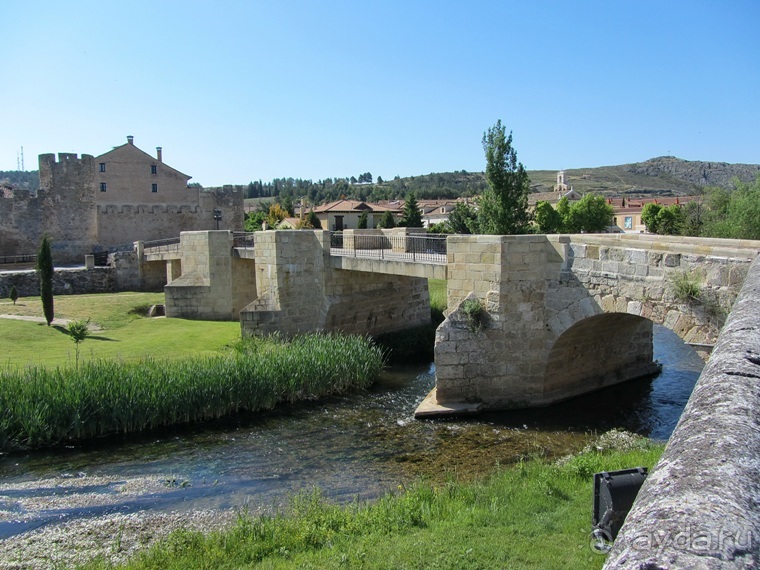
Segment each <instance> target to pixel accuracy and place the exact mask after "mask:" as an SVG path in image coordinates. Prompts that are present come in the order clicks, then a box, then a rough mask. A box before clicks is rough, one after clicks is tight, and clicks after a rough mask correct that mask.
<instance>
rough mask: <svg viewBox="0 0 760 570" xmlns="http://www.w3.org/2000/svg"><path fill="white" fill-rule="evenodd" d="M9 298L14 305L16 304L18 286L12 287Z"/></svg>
mask: <svg viewBox="0 0 760 570" xmlns="http://www.w3.org/2000/svg"><path fill="white" fill-rule="evenodd" d="M8 297H10V299H11V301H13V304H14V305H15V304H16V301H17V300H18V291H17V290H16V286H15V285H13V286H12V287H11V292H10V293H8Z"/></svg>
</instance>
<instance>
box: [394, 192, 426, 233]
mask: <svg viewBox="0 0 760 570" xmlns="http://www.w3.org/2000/svg"><path fill="white" fill-rule="evenodd" d="M398 225H399V226H404V227H407V228H421V227H422V210H420V207H419V204H417V197H416V196H415V195H414V192H412V193H410V194H409V195H408V196H407V197H406V200H405V201H404V210H403V213H402V214H401V221H400V222H399V223H398Z"/></svg>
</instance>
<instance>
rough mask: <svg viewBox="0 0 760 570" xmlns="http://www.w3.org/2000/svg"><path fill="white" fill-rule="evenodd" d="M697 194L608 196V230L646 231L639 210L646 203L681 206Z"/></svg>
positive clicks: (629, 232) (637, 232)
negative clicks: (610, 214)
mask: <svg viewBox="0 0 760 570" xmlns="http://www.w3.org/2000/svg"><path fill="white" fill-rule="evenodd" d="M698 198H699V197H698V196H679V197H676V198H673V197H664V196H661V197H657V198H608V199H607V203H608V204H609V205H610V206H612V210H613V224H612V228H611V229H610V231H613V232H618V233H626V234H631V233H633V234H639V233H642V234H643V233H646V231H647V227H646V224H645V223H644V222H642V221H641V210H642V209H643V208H644V206H646V205H647V204H660V205H661V206H664V207H667V206H672V205H673V204H675V205H677V206H683V205H684V204H688V203H689V202H691V201H693V200H697V199H698Z"/></svg>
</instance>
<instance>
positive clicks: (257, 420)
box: [0, 327, 703, 538]
mask: <svg viewBox="0 0 760 570" xmlns="http://www.w3.org/2000/svg"><path fill="white" fill-rule="evenodd" d="M655 358H657V359H658V360H659V361H660V362H661V363H662V364H663V373H662V374H661V375H660V376H659V377H658V378H656V379H653V380H646V381H633V382H629V383H626V384H623V385H620V386H616V387H612V388H608V389H606V390H603V391H600V392H597V393H595V394H591V395H587V396H583V397H579V398H575V399H573V400H571V401H568V402H564V403H562V404H559V405H555V406H552V407H549V408H544V409H539V410H521V411H512V412H498V413H496V412H494V413H489V414H484V415H481V416H478V417H474V418H467V419H456V420H448V421H440V420H437V421H415V420H414V419H413V412H414V409H415V408H416V406H417V404H418V403H419V402H420V401H421V400H422V398H423V397H424V396H425V395H426V394H427V393H428V392H429V391H430V389H432V387H433V385H434V382H435V381H434V371H433V370H432V367H430V368H428V367H425V368H407V369H395V370H392V371H389V372H388V373H386V374H385V375H384V377H383V379H382V381H381V382H380V383H378V384H377V385H376V386H374V387H373V388H372V389H371V390H369V391H368V392H365V393H362V394H354V395H349V396H346V397H338V398H330V399H327V400H323V401H320V402H312V403H306V404H302V405H297V406H292V407H289V408H285V409H282V410H278V411H276V412H270V413H265V414H256V415H249V416H240V417H237V418H235V419H234V420H233V421H227V422H217V423H214V424H205V425H197V426H191V428H190V429H187V428H183V429H181V430H179V429H178V430H175V431H174V432H169V433H165V434H162V435H161V436H160V437H157V436H155V435H154V436H151V437H144V438H139V439H131V440H125V441H115V440H109V441H107V442H101V443H96V444H88V445H86V446H80V447H75V448H71V449H64V450H58V451H53V452H37V453H30V454H25V455H12V456H7V457H5V458H3V459H1V460H0V538H2V537H7V536H12V535H14V534H17V533H19V532H23V531H24V530H25V529H28V528H31V526H40V525H42V524H47V523H48V522H51V521H56V520H69V519H71V518H72V517H87V516H99V515H101V514H105V513H109V512H134V511H137V510H153V511H172V510H192V509H204V508H231V507H239V506H241V505H245V504H249V505H252V506H254V507H257V506H262V505H264V506H271V505H273V504H278V503H279V502H280V501H282V500H283V498H284V497H285V496H286V495H287V493H289V492H293V491H297V490H299V489H303V488H308V487H311V486H319V487H321V488H322V489H323V490H324V492H325V493H326V494H327V495H329V496H331V497H333V498H336V499H338V500H343V499H350V498H354V497H357V496H359V497H367V498H369V497H374V496H377V495H379V494H381V493H383V492H385V491H387V490H388V489H391V488H395V487H396V486H397V485H398V484H399V483H403V482H407V481H409V480H410V479H412V478H415V477H417V476H419V475H425V476H428V477H442V476H446V474H448V473H452V472H456V473H458V474H459V475H471V474H477V473H483V472H487V471H489V470H491V469H492V468H493V467H494V465H496V464H497V463H499V464H508V463H511V462H514V461H517V460H519V459H520V458H523V457H527V456H532V455H543V456H557V455H562V454H566V453H571V452H574V451H577V450H578V449H580V448H581V447H583V445H585V444H586V443H587V442H588V441H589V439H590V438H591V436H592V434H593V433H598V432H602V431H606V430H608V429H610V428H615V427H617V428H623V429H626V430H629V431H634V432H638V433H640V434H643V435H647V436H650V437H652V438H655V439H666V438H667V437H668V436H669V435H670V433H671V432H672V430H673V428H674V426H675V424H676V422H677V421H678V417H679V415H680V413H681V410H682V409H683V406H684V405H685V402H686V400H687V399H688V397H689V394H690V393H691V390H692V388H693V386H694V383H695V381H696V379H697V377H698V375H699V373H700V371H701V368H702V365H703V363H702V360H701V359H700V358H699V356H698V355H697V354H696V353H695V352H694V351H693V350H691V349H690V348H688V347H686V346H685V345H684V344H683V342H682V341H681V340H680V339H679V338H678V337H677V336H676V335H675V334H674V333H672V332H671V331H669V330H667V329H664V328H663V327H655ZM95 478H106V479H107V480H108V481H117V482H124V481H126V482H127V483H126V485H129V482H130V481H150V482H152V483H151V485H152V486H151V487H150V489H149V492H144V493H142V494H141V495H140V496H139V497H135V496H129V497H125V498H121V497H120V496H114V493H113V492H104V493H103V494H101V495H98V498H96V499H94V500H93V501H91V502H90V503H88V505H87V506H86V507H81V508H72V507H65V506H64V507H60V508H50V509H48V510H47V511H41V512H34V513H32V512H31V511H29V512H28V513H26V514H25V513H24V507H23V505H24V503H23V499H24V497H25V493H26V498H28V499H30V500H31V497H37V496H40V495H41V494H42V495H44V494H45V490H44V489H42V488H43V487H50V486H51V484H50V481H51V480H54V481H57V483H56V484H55V485H53V487H55V489H53V490H52V491H51V493H52V494H53V495H57V496H60V495H62V494H66V493H70V494H71V493H74V494H75V493H78V492H80V491H77V490H76V489H73V490H72V489H70V488H67V483H66V482H67V479H85V480H89V479H95ZM38 480H39V481H40V483H39V484H36V481H38ZM83 483H84V481H83ZM93 484H96V483H93ZM109 485H112V484H110V483H109V484H107V485H105V488H109V489H110V488H111V487H109ZM3 489H5V491H4V490H3ZM6 491H8V492H6ZM3 495H4V496H5V498H4V497H3ZM11 495H12V496H11ZM117 495H118V494H117ZM98 501H100V502H98ZM2 511H6V513H10V515H9V516H7V517H5V518H3V516H2Z"/></svg>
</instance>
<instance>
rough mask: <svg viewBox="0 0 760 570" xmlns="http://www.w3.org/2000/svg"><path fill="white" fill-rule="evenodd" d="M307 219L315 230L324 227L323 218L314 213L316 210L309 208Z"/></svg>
mask: <svg viewBox="0 0 760 570" xmlns="http://www.w3.org/2000/svg"><path fill="white" fill-rule="evenodd" d="M306 221H307V222H308V223H309V226H311V227H312V228H313V229H315V230H321V229H322V220H320V219H319V216H317V214H315V213H314V210H309V213H308V214H306Z"/></svg>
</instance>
